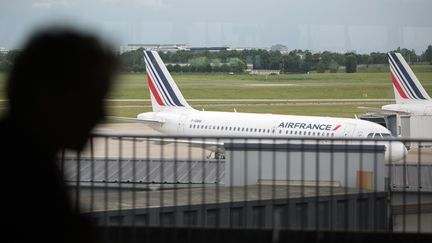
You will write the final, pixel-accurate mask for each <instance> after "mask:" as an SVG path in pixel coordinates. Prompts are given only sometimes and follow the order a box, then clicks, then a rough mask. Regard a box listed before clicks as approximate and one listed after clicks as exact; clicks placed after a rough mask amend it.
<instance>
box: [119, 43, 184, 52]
mask: <svg viewBox="0 0 432 243" xmlns="http://www.w3.org/2000/svg"><path fill="white" fill-rule="evenodd" d="M140 48H143V49H144V50H155V51H163V52H176V51H180V50H186V51H188V50H190V48H189V45H188V44H128V45H126V46H120V50H119V52H120V54H123V53H125V52H128V51H136V50H138V49H140Z"/></svg>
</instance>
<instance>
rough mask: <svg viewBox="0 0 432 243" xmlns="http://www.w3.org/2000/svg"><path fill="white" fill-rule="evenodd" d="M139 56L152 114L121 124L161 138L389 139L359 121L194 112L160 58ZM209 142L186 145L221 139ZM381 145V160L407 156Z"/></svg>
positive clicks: (399, 146) (393, 145)
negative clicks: (142, 126) (134, 124)
mask: <svg viewBox="0 0 432 243" xmlns="http://www.w3.org/2000/svg"><path fill="white" fill-rule="evenodd" d="M144 54H145V55H144V57H145V63H146V71H147V80H148V86H149V89H150V96H151V102H152V108H153V111H152V112H145V113H141V114H139V115H138V116H137V119H135V118H120V119H127V120H134V121H140V122H144V123H147V124H149V125H150V126H151V127H152V128H153V129H155V130H157V131H159V132H161V133H162V134H167V135H170V136H194V137H218V138H231V137H241V138H247V139H251V138H333V137H336V138H390V137H391V135H390V131H389V130H388V129H386V128H385V127H383V126H381V125H378V124H376V123H373V122H368V121H364V120H358V119H348V118H332V117H315V116H291V115H273V114H255V113H239V112H213V111H198V110H195V109H193V108H192V107H191V106H190V105H189V104H188V103H187V102H186V100H185V98H184V97H183V95H182V94H181V92H180V90H179V89H178V87H177V85H176V83H175V82H174V79H173V78H172V77H171V75H170V73H169V72H168V70H167V68H166V67H165V65H164V63H163V62H162V60H161V58H160V57H159V54H158V53H157V52H155V51H145V52H144ZM208 140H210V139H208ZM208 140H206V141H203V140H200V141H198V140H193V141H187V142H188V143H190V144H193V143H196V144H195V145H197V144H201V145H202V146H204V144H203V143H207V144H206V145H214V146H219V147H223V140H215V141H217V142H210V141H208ZM176 141H178V140H176ZM256 141H257V140H256ZM297 141H301V140H297ZM322 142H325V140H322ZM327 142H328V140H327ZM357 143H358V142H357ZM381 143H382V144H383V145H385V146H386V147H387V149H386V153H385V160H386V161H398V160H401V159H402V158H403V157H404V156H405V155H406V154H407V150H406V148H405V146H404V145H403V144H402V143H401V142H391V149H389V145H390V143H389V142H384V141H383V142H381ZM215 152H216V151H215ZM390 153H391V154H390Z"/></svg>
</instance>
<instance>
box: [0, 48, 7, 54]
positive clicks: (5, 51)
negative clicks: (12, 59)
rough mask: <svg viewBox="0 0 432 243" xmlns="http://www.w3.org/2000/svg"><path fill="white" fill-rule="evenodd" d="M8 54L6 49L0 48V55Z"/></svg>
mask: <svg viewBox="0 0 432 243" xmlns="http://www.w3.org/2000/svg"><path fill="white" fill-rule="evenodd" d="M8 52H9V50H8V49H6V48H3V47H0V54H7V53H8Z"/></svg>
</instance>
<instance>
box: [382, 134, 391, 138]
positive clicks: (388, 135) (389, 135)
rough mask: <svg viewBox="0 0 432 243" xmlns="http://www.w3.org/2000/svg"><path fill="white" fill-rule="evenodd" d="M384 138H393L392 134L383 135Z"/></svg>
mask: <svg viewBox="0 0 432 243" xmlns="http://www.w3.org/2000/svg"><path fill="white" fill-rule="evenodd" d="M381 135H382V137H383V138H391V137H392V136H391V134H390V133H381Z"/></svg>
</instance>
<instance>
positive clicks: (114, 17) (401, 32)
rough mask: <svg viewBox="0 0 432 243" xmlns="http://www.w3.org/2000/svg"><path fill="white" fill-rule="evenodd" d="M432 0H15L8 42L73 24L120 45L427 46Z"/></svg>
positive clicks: (6, 12) (1, 22)
mask: <svg viewBox="0 0 432 243" xmlns="http://www.w3.org/2000/svg"><path fill="white" fill-rule="evenodd" d="M431 9H432V1H431V0H266V1H263V0H91V1H89V0H15V1H1V2H0V47H5V48H8V49H13V48H19V47H20V46H22V45H23V44H24V43H25V41H26V39H27V38H28V36H29V35H31V34H32V33H33V32H34V31H36V30H38V29H40V28H43V27H47V26H48V27H49V26H53V25H69V26H74V27H76V28H79V29H83V30H85V31H88V32H91V33H94V34H96V35H98V36H100V37H101V38H103V39H105V40H107V41H108V42H110V43H112V44H113V45H115V46H120V45H127V44H155V43H158V44H173V43H174V44H175V43H185V44H189V45H190V46H192V47H211V46H229V47H253V48H269V47H271V46H272V45H275V44H282V45H285V46H287V47H288V50H293V49H309V50H312V51H324V50H329V51H337V52H346V51H356V52H357V53H369V52H373V51H381V52H386V51H390V50H394V49H396V48H397V47H404V48H408V49H414V50H415V51H416V52H417V53H418V54H420V53H422V52H423V51H424V50H425V49H426V47H427V45H430V44H432V21H431V20H432V16H431V15H430V10H431Z"/></svg>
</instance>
